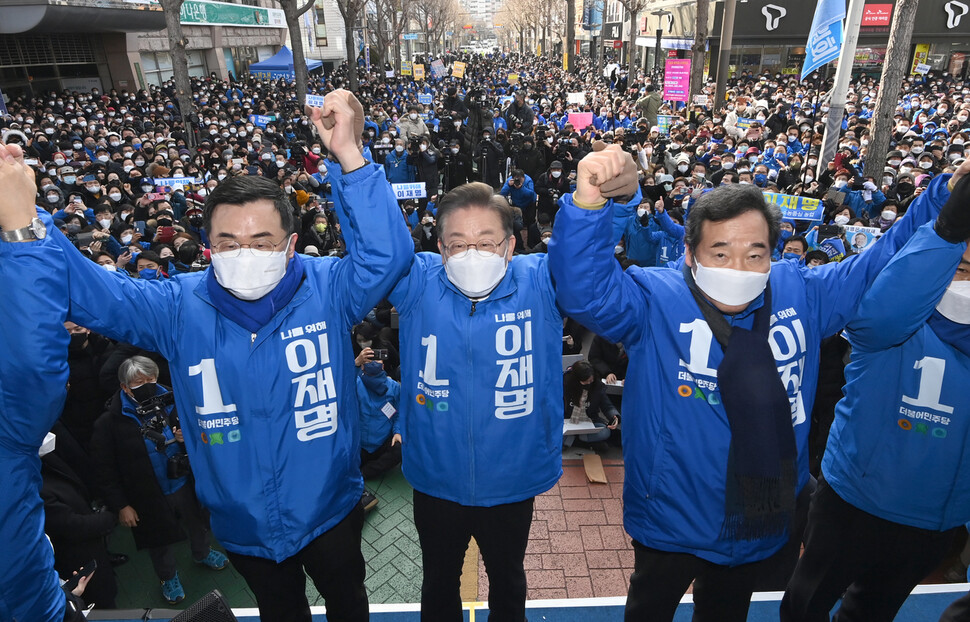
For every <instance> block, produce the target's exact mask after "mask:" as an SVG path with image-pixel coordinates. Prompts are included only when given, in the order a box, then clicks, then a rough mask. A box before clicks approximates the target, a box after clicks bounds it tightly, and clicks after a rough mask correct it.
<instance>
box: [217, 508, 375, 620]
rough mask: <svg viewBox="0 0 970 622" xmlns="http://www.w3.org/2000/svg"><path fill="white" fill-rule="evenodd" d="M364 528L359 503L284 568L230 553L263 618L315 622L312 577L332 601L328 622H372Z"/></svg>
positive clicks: (317, 586) (328, 606)
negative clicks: (310, 589) (309, 593)
mask: <svg viewBox="0 0 970 622" xmlns="http://www.w3.org/2000/svg"><path fill="white" fill-rule="evenodd" d="M363 526H364V510H363V508H361V507H360V505H359V504H357V505H354V509H353V510H351V512H350V514H348V515H347V516H346V518H344V519H343V520H342V521H340V522H339V523H337V525H336V526H334V527H333V528H332V529H330V531H327V532H326V533H323V534H321V535H320V536H318V537H317V538H316V539H314V540H313V541H312V542H310V544H308V545H306V547H304V548H303V550H302V551H300V552H299V553H297V554H296V555H294V556H293V557H290V558H288V559H284V560H283V561H282V562H280V563H276V562H275V561H273V560H271V559H264V558H261V557H251V556H249V555H239V554H238V553H229V559H230V560H231V561H232V565H233V566H235V568H236V570H237V571H238V572H239V574H241V575H242V576H243V578H244V579H245V580H246V583H247V584H248V585H249V589H251V590H252V591H253V594H254V595H255V596H256V604H257V605H258V606H259V619H260V620H262V622H310V620H311V617H310V604H309V603H308V602H307V598H306V575H310V579H312V580H313V585H315V586H316V588H317V591H318V592H320V595H321V596H323V598H324V600H325V601H326V605H327V620H330V622H366V620H367V619H368V616H369V611H368V605H367V591H366V590H365V589H364V573H365V569H364V556H363V555H362V554H361V552H360V532H361V529H362V528H363ZM304 569H305V570H306V573H305V574H304Z"/></svg>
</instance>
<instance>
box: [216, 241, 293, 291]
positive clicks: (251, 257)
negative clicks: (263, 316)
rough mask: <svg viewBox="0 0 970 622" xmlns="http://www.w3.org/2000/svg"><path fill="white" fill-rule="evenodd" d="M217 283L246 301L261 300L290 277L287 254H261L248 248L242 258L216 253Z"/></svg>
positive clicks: (240, 256)
mask: <svg viewBox="0 0 970 622" xmlns="http://www.w3.org/2000/svg"><path fill="white" fill-rule="evenodd" d="M212 269H213V270H215V276H216V281H218V282H219V285H222V286H223V287H224V288H226V289H227V290H229V291H230V292H231V293H232V295H233V296H235V297H236V298H240V299H242V300H257V299H259V298H262V297H263V296H265V295H266V294H268V293H270V292H271V291H273V289H275V288H276V286H277V285H278V284H279V282H280V281H281V280H282V279H283V275H284V274H286V251H270V252H261V253H259V255H256V254H254V252H253V251H251V250H249V249H246V251H244V252H243V251H240V253H239V256H238V257H226V256H225V254H223V253H212Z"/></svg>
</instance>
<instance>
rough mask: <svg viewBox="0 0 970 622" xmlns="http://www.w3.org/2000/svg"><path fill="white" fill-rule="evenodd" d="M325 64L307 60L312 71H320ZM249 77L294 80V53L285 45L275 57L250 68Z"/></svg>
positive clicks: (308, 67)
mask: <svg viewBox="0 0 970 622" xmlns="http://www.w3.org/2000/svg"><path fill="white" fill-rule="evenodd" d="M321 65H323V63H322V62H321V61H318V60H312V59H309V58H308V59H306V67H307V69H309V70H310V71H313V70H314V69H318V68H319V67H320V66H321ZM249 75H251V76H254V77H256V78H258V79H261V80H275V79H277V78H293V77H294V76H295V73H294V72H293V52H292V51H291V50H290V48H288V47H286V46H285V45H284V46H283V47H282V48H280V51H279V52H277V53H276V54H275V55H273V56H271V57H269V58H267V59H266V60H261V61H259V62H258V63H253V64H251V65H250V66H249Z"/></svg>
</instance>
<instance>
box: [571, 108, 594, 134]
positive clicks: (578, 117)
mask: <svg viewBox="0 0 970 622" xmlns="http://www.w3.org/2000/svg"><path fill="white" fill-rule="evenodd" d="M568 120H569V123H572V124H573V129H575V130H576V131H577V132H582V131H583V130H584V129H586V128H587V127H588V126H590V125H592V124H593V113H592V112H570V113H569V116H568Z"/></svg>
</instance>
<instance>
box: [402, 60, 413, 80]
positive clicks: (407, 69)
mask: <svg viewBox="0 0 970 622" xmlns="http://www.w3.org/2000/svg"><path fill="white" fill-rule="evenodd" d="M401 75H402V76H409V75H411V61H409V60H402V61H401Z"/></svg>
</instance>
